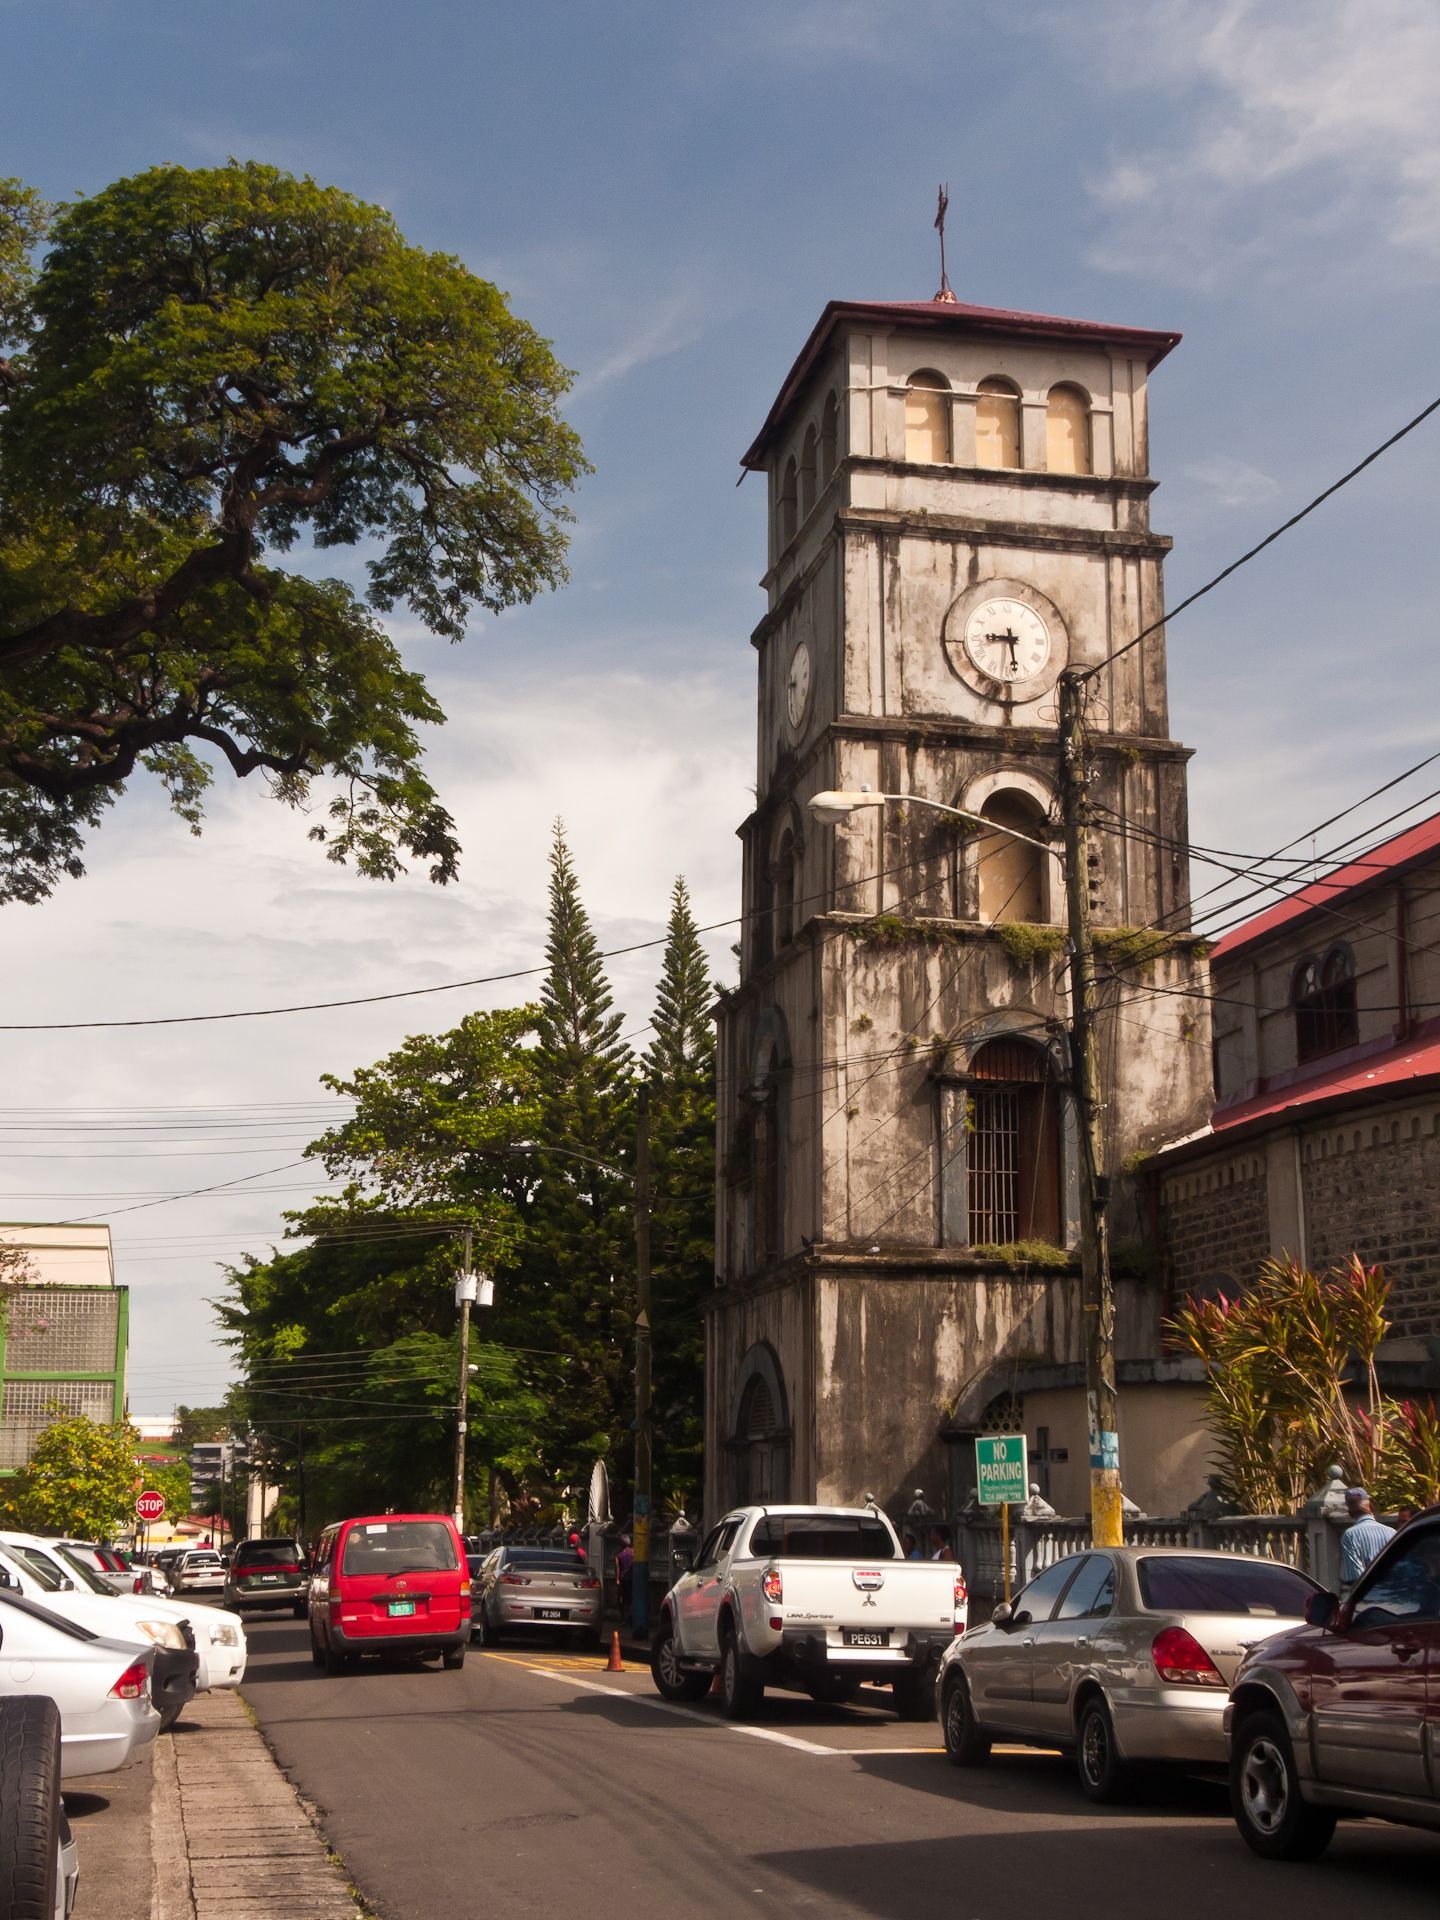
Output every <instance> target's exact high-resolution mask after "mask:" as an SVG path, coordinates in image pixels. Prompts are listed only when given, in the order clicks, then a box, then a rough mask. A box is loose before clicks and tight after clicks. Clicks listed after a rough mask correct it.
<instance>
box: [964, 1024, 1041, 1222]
mask: <svg viewBox="0 0 1440 1920" xmlns="http://www.w3.org/2000/svg"><path fill="white" fill-rule="evenodd" d="M969 1096H970V1124H969V1128H968V1133H967V1145H968V1149H969V1153H968V1165H967V1169H966V1171H967V1175H968V1178H967V1197H968V1204H969V1216H970V1218H969V1225H970V1244H971V1245H972V1246H1002V1247H1003V1246H1013V1245H1014V1243H1015V1242H1016V1241H1017V1240H1045V1241H1048V1242H1049V1243H1050V1244H1051V1245H1052V1246H1053V1245H1055V1244H1057V1243H1058V1241H1059V1239H1060V1232H1061V1228H1060V1099H1059V1091H1058V1089H1057V1087H1056V1085H1055V1079H1054V1074H1053V1073H1052V1071H1051V1066H1050V1057H1049V1055H1048V1054H1047V1053H1045V1052H1044V1050H1043V1049H1042V1048H1040V1047H1036V1046H1032V1045H1031V1044H1030V1042H1029V1041H1027V1040H1022V1039H1017V1038H1014V1037H1012V1036H1008V1035H1007V1036H1005V1037H1003V1038H999V1039H995V1040H987V1041H986V1043H985V1045H984V1046H982V1047H980V1048H978V1049H977V1051H976V1053H975V1054H974V1056H973V1058H972V1059H971V1062H970V1087H969Z"/></svg>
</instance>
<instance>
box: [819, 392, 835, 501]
mask: <svg viewBox="0 0 1440 1920" xmlns="http://www.w3.org/2000/svg"><path fill="white" fill-rule="evenodd" d="M839 437H840V408H839V405H838V404H837V402H836V399H835V396H834V394H833V393H827V394H826V396H825V411H824V412H823V413H822V414H821V416H820V484H821V486H822V487H823V486H827V485H828V484H829V482H830V481H831V479H832V478H833V477H834V473H835V448H836V442H837V441H838V439H839Z"/></svg>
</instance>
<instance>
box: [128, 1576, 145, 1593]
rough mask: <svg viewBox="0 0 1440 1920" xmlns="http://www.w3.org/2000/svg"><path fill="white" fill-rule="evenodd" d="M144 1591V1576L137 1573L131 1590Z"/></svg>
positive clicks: (134, 1591) (133, 1591)
mask: <svg viewBox="0 0 1440 1920" xmlns="http://www.w3.org/2000/svg"><path fill="white" fill-rule="evenodd" d="M144 1591H145V1576H144V1574H143V1573H137V1574H136V1576H135V1584H134V1586H133V1587H132V1588H131V1592H132V1593H143V1592H144Z"/></svg>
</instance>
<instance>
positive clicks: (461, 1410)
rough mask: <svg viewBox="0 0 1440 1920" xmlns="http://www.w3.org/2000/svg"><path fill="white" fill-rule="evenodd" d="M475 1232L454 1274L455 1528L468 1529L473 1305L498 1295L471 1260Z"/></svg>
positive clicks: (467, 1237) (488, 1302) (487, 1302)
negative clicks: (456, 1383) (457, 1344)
mask: <svg viewBox="0 0 1440 1920" xmlns="http://www.w3.org/2000/svg"><path fill="white" fill-rule="evenodd" d="M473 1239H474V1234H473V1231H472V1229H471V1228H469V1227H467V1228H466V1229H465V1265H464V1267H463V1268H462V1270H461V1271H460V1273H458V1274H457V1275H456V1277H455V1304H456V1305H457V1306H458V1307H459V1309H460V1385H459V1389H458V1394H457V1399H456V1408H455V1531H456V1532H457V1533H458V1534H461V1535H462V1536H463V1534H464V1532H465V1436H466V1434H467V1432H468V1431H469V1427H470V1421H469V1412H470V1309H471V1307H472V1306H479V1307H488V1306H490V1305H492V1304H493V1302H494V1299H495V1282H494V1281H493V1280H491V1279H490V1278H489V1277H488V1275H485V1274H479V1273H476V1272H475V1271H474V1269H473V1267H472V1266H471V1264H470V1255H471V1246H472V1242H473Z"/></svg>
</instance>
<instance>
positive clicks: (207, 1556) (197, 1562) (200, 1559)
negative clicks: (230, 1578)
mask: <svg viewBox="0 0 1440 1920" xmlns="http://www.w3.org/2000/svg"><path fill="white" fill-rule="evenodd" d="M219 1564H220V1556H219V1554H218V1553H187V1554H186V1556H185V1565H186V1566H187V1567H218V1566H219Z"/></svg>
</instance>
